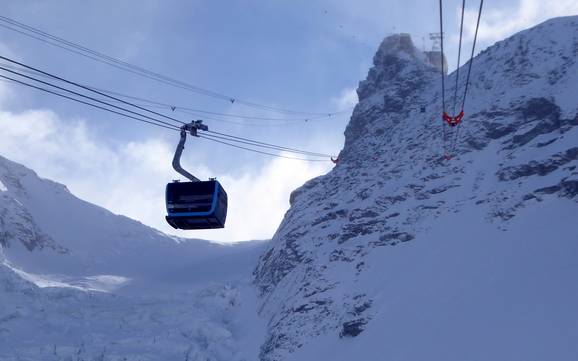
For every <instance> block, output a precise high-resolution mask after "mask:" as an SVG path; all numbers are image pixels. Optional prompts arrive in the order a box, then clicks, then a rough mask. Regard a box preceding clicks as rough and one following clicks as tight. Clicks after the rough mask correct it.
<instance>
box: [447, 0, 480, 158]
mask: <svg viewBox="0 0 578 361" xmlns="http://www.w3.org/2000/svg"><path fill="white" fill-rule="evenodd" d="M483 6H484V0H480V8H479V9H478V19H477V21H476V31H475V33H474V41H473V43H472V52H471V54H470V61H469V64H468V73H467V75H466V85H465V89H464V97H463V98H462V110H463V109H464V107H465V105H466V97H467V95H468V89H469V84H470V75H471V72H472V64H473V63H474V53H475V50H476V41H477V39H478V30H479V28H480V19H481V17H482V8H483ZM460 129H461V123H460V124H458V127H457V129H456V136H455V140H454V144H453V146H452V152H455V150H456V148H457V145H458V141H459V137H460Z"/></svg>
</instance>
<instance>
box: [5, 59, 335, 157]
mask: <svg viewBox="0 0 578 361" xmlns="http://www.w3.org/2000/svg"><path fill="white" fill-rule="evenodd" d="M0 58H1V56H0ZM0 70H3V71H5V72H9V73H12V74H15V75H17V76H20V77H23V78H26V79H29V80H33V81H36V82H39V83H41V84H43V85H47V86H50V87H53V88H56V89H58V90H60V91H62V92H66V93H70V94H72V95H74V96H77V97H82V98H85V99H87V100H89V101H92V102H96V103H99V104H102V105H104V106H107V107H111V108H115V109H118V110H120V111H123V112H127V113H130V114H133V115H130V114H126V113H121V112H120V111H116V110H113V109H110V108H106V107H104V106H102V105H97V104H94V103H90V102H88V101H85V100H81V99H78V98H74V97H72V96H68V95H65V94H63V93H61V92H58V91H53V90H49V89H46V88H43V87H39V86H35V85H32V84H30V83H26V82H23V81H20V80H17V79H14V78H11V77H8V76H4V75H1V74H0V77H1V78H3V79H7V80H10V81H12V82H16V83H18V84H21V85H25V86H28V87H31V88H34V89H37V90H41V91H43V92H46V93H50V94H53V95H57V96H60V97H63V98H66V99H69V100H73V101H76V102H78V103H82V104H85V105H89V106H92V107H94V108H98V109H102V110H105V111H108V112H111V113H114V114H117V115H121V116H125V117H128V118H131V119H135V120H139V121H142V122H145V123H148V124H152V125H157V126H160V127H163V128H167V129H171V130H175V131H180V127H178V126H175V125H174V124H171V123H167V122H164V121H162V120H159V119H156V118H154V117H150V116H148V115H145V114H141V113H138V112H134V111H132V110H130V109H126V108H123V107H120V106H117V105H114V104H111V103H109V102H106V101H103V100H100V99H97V98H94V97H91V96H88V95H85V94H81V93H78V92H76V91H73V90H70V89H66V88H64V87H61V86H58V85H55V84H52V83H49V82H46V81H43V80H40V79H37V78H34V77H32V76H28V75H25V74H22V73H19V72H17V71H14V70H11V69H8V68H5V67H3V66H1V65H0ZM128 104H129V105H132V103H128ZM143 118H147V119H149V120H145V119H143ZM212 133H214V134H217V135H211V134H209V135H208V136H206V138H210V139H211V140H215V141H216V139H214V138H218V139H222V140H226V141H228V142H234V143H242V144H247V145H251V146H255V147H260V148H267V149H272V150H278V151H285V152H290V153H295V154H302V155H306V156H313V157H325V158H328V157H331V155H329V154H323V153H315V152H309V151H305V150H300V149H295V148H289V147H284V146H278V145H274V144H271V143H265V142H260V141H257V140H253V139H247V138H243V137H237V136H234V135H230V134H226V133H220V132H212ZM219 143H222V144H225V145H230V146H234V147H236V148H241V149H245V147H241V146H238V145H234V144H231V143H227V142H223V141H220V142H219ZM247 150H251V151H255V152H256V153H261V154H268V155H273V156H275V154H273V153H267V152H262V151H257V150H254V149H250V148H247ZM284 158H289V159H298V160H307V161H312V160H311V159H305V158H294V157H284ZM319 161H326V160H319Z"/></svg>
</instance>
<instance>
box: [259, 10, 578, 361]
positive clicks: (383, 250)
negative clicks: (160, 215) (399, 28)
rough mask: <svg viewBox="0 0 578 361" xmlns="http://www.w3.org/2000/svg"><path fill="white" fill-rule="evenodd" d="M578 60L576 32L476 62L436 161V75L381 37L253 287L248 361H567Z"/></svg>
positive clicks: (575, 331) (520, 38) (532, 32)
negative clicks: (258, 330)
mask: <svg viewBox="0 0 578 361" xmlns="http://www.w3.org/2000/svg"><path fill="white" fill-rule="evenodd" d="M577 59H578V17H566V18H557V19H552V20H550V21H547V22H545V23H543V24H540V25H539V26H537V27H535V28H532V29H529V30H526V31H523V32H521V33H518V34H516V35H514V36H512V37H511V38H509V39H506V40H504V41H501V42H499V43H497V44H495V45H494V46H492V47H490V48H488V49H487V50H485V51H483V52H482V53H481V54H480V55H479V56H477V57H476V58H475V60H474V66H473V70H472V82H471V87H470V93H469V94H470V95H469V97H468V99H467V102H466V108H465V114H466V116H465V118H464V123H463V126H462V127H461V128H460V130H459V132H460V133H459V134H460V136H459V138H458V139H459V141H458V144H457V145H458V146H457V149H456V154H455V157H454V159H452V160H451V161H449V162H448V161H445V160H444V159H443V154H444V151H443V148H444V145H443V133H442V126H441V119H440V118H441V117H440V114H441V113H442V110H441V105H440V104H441V94H440V88H441V86H440V80H439V73H438V71H437V70H436V69H434V68H433V67H432V66H431V65H430V64H429V63H428V62H427V60H425V56H424V55H423V54H422V53H421V52H420V51H419V50H418V49H416V48H415V47H414V46H413V45H412V44H411V42H408V41H407V39H406V37H405V36H402V35H394V36H391V37H388V38H386V39H385V40H384V42H383V43H382V44H381V47H380V49H379V50H378V52H377V54H376V55H375V58H374V66H373V68H372V69H371V70H370V71H369V74H368V77H367V79H366V80H364V81H362V82H361V83H360V86H359V89H358V95H359V99H360V102H359V104H358V105H357V106H356V108H355V110H354V113H353V116H352V119H351V121H350V123H349V125H348V127H347V129H346V132H345V136H346V141H345V146H344V149H343V151H342V152H341V155H340V163H339V164H338V165H337V166H336V167H335V168H334V169H333V170H332V171H331V172H330V173H329V174H327V175H325V176H322V177H319V178H316V179H313V180H311V181H309V182H307V183H306V184H305V185H304V186H303V187H301V188H300V189H298V190H296V191H294V192H293V194H292V196H291V209H290V210H289V211H288V212H287V214H286V216H285V218H284V220H283V222H282V224H281V226H280V227H279V229H278V231H277V233H276V234H275V236H274V237H273V240H272V243H271V245H270V246H269V249H268V250H267V251H266V253H265V254H264V255H263V256H262V257H261V258H260V261H259V264H258V267H257V269H256V270H255V272H254V276H255V284H256V285H257V286H258V287H259V289H260V295H261V299H260V302H261V306H260V314H261V315H262V316H263V317H264V318H265V319H266V320H267V322H268V326H267V327H268V331H267V334H268V336H267V340H266V342H265V343H264V344H263V346H262V347H261V353H260V358H261V360H264V361H273V360H300V361H307V360H319V359H331V360H352V359H355V360H364V361H366V360H387V359H391V360H424V359H433V360H545V359H555V360H576V359H577V358H578V347H577V346H576V345H577V344H578V343H577V342H576V340H578V312H576V305H577V304H578V288H577V287H576V286H575V285H576V284H578V243H577V242H576V241H577V240H578V227H577V226H576V219H577V218H576V217H577V214H578V147H577V144H578V98H576V94H577V93H578V82H577V79H578V75H577V74H578V63H577ZM464 69H465V68H462V77H461V81H460V85H459V87H460V88H459V91H458V94H460V93H461V92H462V91H463V88H464V77H463V74H464V73H465V71H464ZM454 77H455V73H454V74H451V75H450V77H449V79H448V81H447V82H446V84H449V89H448V90H447V94H446V98H447V99H448V103H449V104H450V109H449V110H450V112H451V103H452V100H453V99H452V95H453V89H452V85H453V84H455V78H454ZM422 106H423V107H425V108H426V111H425V112H424V113H422V112H421V111H420V108H421V107H422ZM448 132H449V134H448V138H451V137H455V136H456V133H455V132H456V129H450V130H448Z"/></svg>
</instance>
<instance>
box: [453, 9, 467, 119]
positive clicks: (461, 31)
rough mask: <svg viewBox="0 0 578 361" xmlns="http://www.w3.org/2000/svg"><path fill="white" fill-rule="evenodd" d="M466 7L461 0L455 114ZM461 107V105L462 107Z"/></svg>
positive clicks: (455, 100) (454, 111)
mask: <svg viewBox="0 0 578 361" xmlns="http://www.w3.org/2000/svg"><path fill="white" fill-rule="evenodd" d="M465 8H466V0H462V17H461V20H460V41H459V45H458V64H457V67H456V86H455V88H454V108H453V113H454V114H456V104H457V102H458V84H459V82H460V59H461V55H462V36H463V31H464V11H465ZM462 109H463V107H462Z"/></svg>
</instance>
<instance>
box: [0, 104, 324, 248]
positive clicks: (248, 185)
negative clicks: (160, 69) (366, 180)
mask: <svg viewBox="0 0 578 361" xmlns="http://www.w3.org/2000/svg"><path fill="white" fill-rule="evenodd" d="M172 140H173V139H172V138H171V139H168V138H167V139H164V138H154V139H146V140H143V141H139V142H132V143H128V144H121V145H116V146H115V145H113V144H110V143H109V142H107V141H106V140H104V139H100V137H99V135H98V134H95V131H94V129H91V128H90V127H89V126H88V125H87V123H86V122H85V121H83V120H67V121H65V120H63V119H60V118H59V117H58V116H57V115H56V114H55V113H54V112H51V111H47V110H34V111H25V112H22V113H12V112H6V111H0V154H1V155H3V156H5V157H7V158H9V159H11V160H14V161H16V162H19V163H22V164H24V165H26V166H28V167H30V168H32V169H34V170H35V171H37V172H38V173H39V175H40V176H42V177H46V178H50V179H53V180H56V181H58V182H61V183H64V184H66V185H67V186H68V187H69V189H70V190H71V191H72V192H73V193H74V194H76V195H77V196H79V197H80V198H83V199H85V200H87V201H90V202H93V203H95V204H98V205H101V206H103V207H105V208H108V209H110V210H111V211H113V212H115V213H118V214H124V215H127V216H129V217H131V218H134V219H137V220H140V221H141V222H143V223H145V224H148V225H150V226H153V227H155V228H158V229H160V230H162V231H165V232H170V233H173V234H178V235H181V236H186V237H195V238H206V239H212V240H218V241H223V242H230V241H243V240H250V239H264V238H268V237H271V236H272V235H273V232H274V231H275V230H276V228H277V226H278V225H279V223H280V221H281V219H282V217H283V214H284V212H285V211H286V210H287V209H288V207H289V202H288V199H289V194H290V192H291V191H292V190H293V189H295V188H296V187H298V186H300V185H301V184H303V183H304V182H305V181H306V180H308V179H310V178H312V177H314V176H316V175H319V174H321V173H323V172H325V171H327V170H328V169H329V167H330V165H329V164H326V163H321V164H318V163H313V164H309V163H303V162H299V161H294V160H289V159H273V160H271V161H269V162H267V163H265V165H264V166H263V167H262V168H260V169H257V170H247V171H245V172H241V174H242V175H241V176H235V175H227V174H221V175H220V177H219V179H220V180H221V182H222V183H223V185H224V187H225V189H226V191H227V193H228V195H229V214H228V219H227V228H226V229H224V230H215V231H202V232H178V233H176V232H174V230H173V229H172V228H170V226H168V225H167V224H166V223H165V220H164V215H165V206H164V188H165V184H166V183H167V182H169V181H170V180H171V179H172V178H174V177H175V176H176V174H175V172H174V171H173V170H172V167H171V159H172V156H173V150H174V146H175V145H174V144H173V142H172ZM183 163H185V164H195V163H193V159H191V158H188V159H184V160H183ZM195 173H196V174H198V175H199V176H200V177H202V178H207V177H208V176H209V175H212V174H213V172H211V170H210V169H209V168H208V167H205V166H202V165H201V166H197V167H195Z"/></svg>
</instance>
